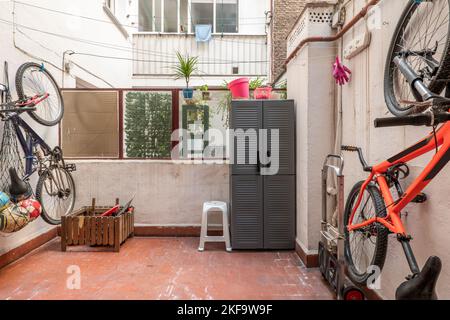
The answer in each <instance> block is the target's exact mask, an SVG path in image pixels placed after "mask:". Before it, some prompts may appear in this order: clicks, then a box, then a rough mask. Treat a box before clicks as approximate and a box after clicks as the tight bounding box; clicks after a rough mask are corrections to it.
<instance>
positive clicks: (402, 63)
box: [394, 56, 434, 101]
mask: <svg viewBox="0 0 450 320" xmlns="http://www.w3.org/2000/svg"><path fill="white" fill-rule="evenodd" d="M394 63H395V64H396V65H397V67H398V69H399V70H400V72H401V73H402V74H403V75H404V76H405V78H406V80H407V81H408V83H409V85H410V86H411V89H412V92H413V94H414V97H415V98H416V99H418V100H419V101H427V100H429V99H431V98H433V97H434V94H433V92H431V91H430V89H428V88H427V86H426V85H425V84H424V83H423V79H422V77H420V76H419V75H418V74H417V73H416V72H415V71H414V70H413V69H412V68H411V66H410V65H409V64H408V62H407V61H406V59H405V58H404V57H402V56H397V57H395V58H394Z"/></svg>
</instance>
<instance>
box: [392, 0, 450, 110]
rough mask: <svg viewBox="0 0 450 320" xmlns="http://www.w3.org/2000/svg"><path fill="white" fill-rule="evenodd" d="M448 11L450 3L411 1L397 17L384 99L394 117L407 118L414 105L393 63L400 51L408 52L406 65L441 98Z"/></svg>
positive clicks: (449, 35)
mask: <svg viewBox="0 0 450 320" xmlns="http://www.w3.org/2000/svg"><path fill="white" fill-rule="evenodd" d="M449 12H450V0H428V1H415V0H411V1H410V2H409V3H408V5H407V7H406V8H405V10H404V12H403V14H402V16H401V17H400V20H399V22H398V24H397V28H396V30H395V32H394V36H393V38H392V42H391V45H390V48H389V51H388V56H387V61H386V67H385V72H384V96H385V100H386V104H387V107H388V109H389V111H390V112H391V113H393V114H394V115H396V116H406V115H409V114H411V113H413V112H415V110H416V108H414V105H413V104H414V103H415V104H416V105H417V99H416V98H415V96H414V95H413V93H412V90H411V87H410V85H409V83H408V82H407V81H406V78H405V77H404V76H403V74H402V73H401V72H400V70H398V68H397V66H396V64H395V63H394V58H395V57H396V56H398V54H399V53H400V52H409V54H408V56H407V57H406V60H407V62H408V63H409V65H410V66H411V67H412V68H413V69H414V71H415V72H416V73H417V74H418V75H420V76H421V77H422V78H423V81H424V83H425V85H427V86H428V88H429V89H430V90H431V91H432V92H433V93H435V94H437V95H440V94H441V93H442V91H443V90H444V88H445V86H446V81H445V80H447V79H448V78H449V75H450V22H449ZM419 52H422V54H419ZM425 52H427V55H425V54H423V53H425Z"/></svg>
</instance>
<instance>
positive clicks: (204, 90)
mask: <svg viewBox="0 0 450 320" xmlns="http://www.w3.org/2000/svg"><path fill="white" fill-rule="evenodd" d="M198 90H200V91H201V92H206V91H208V85H207V84H204V85H202V86H200V87H198Z"/></svg>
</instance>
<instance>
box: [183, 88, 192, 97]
mask: <svg viewBox="0 0 450 320" xmlns="http://www.w3.org/2000/svg"><path fill="white" fill-rule="evenodd" d="M193 96H194V89H191V88H186V89H183V98H185V99H192V98H193Z"/></svg>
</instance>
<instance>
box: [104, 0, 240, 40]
mask: <svg viewBox="0 0 450 320" xmlns="http://www.w3.org/2000/svg"><path fill="white" fill-rule="evenodd" d="M111 1H114V0H111ZM139 1H143V0H139ZM147 1H152V12H154V11H155V10H154V9H155V1H156V0H147ZM160 1H161V12H160V16H161V21H160V26H159V27H160V30H161V31H139V32H138V33H150V34H188V35H193V34H194V33H195V30H192V15H191V13H192V0H188V5H187V12H186V14H187V29H188V30H187V31H186V32H182V31H181V0H177V32H168V31H164V20H165V19H164V6H165V1H166V0H160ZM212 1H213V26H212V30H213V34H215V35H218V34H219V35H221V34H226V35H235V34H239V30H240V21H239V17H240V7H239V1H240V0H236V6H237V13H236V32H217V5H218V4H221V3H219V1H220V0H212ZM138 10H139V6H138ZM138 17H139V12H138ZM138 25H140V23H139V21H138ZM155 27H156V24H155V15H154V16H153V19H152V30H155Z"/></svg>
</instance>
